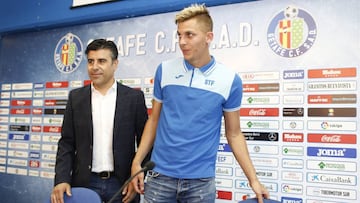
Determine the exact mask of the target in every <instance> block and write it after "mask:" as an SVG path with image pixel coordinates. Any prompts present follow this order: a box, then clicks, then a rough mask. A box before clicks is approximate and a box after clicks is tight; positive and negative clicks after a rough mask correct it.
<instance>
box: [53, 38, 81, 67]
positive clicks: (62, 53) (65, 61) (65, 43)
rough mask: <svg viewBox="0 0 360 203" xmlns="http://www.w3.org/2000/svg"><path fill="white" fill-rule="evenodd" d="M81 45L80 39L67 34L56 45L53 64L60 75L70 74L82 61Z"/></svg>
mask: <svg viewBox="0 0 360 203" xmlns="http://www.w3.org/2000/svg"><path fill="white" fill-rule="evenodd" d="M82 56H83V45H82V42H81V40H80V38H79V37H78V36H76V35H74V34H72V33H67V34H66V35H65V36H63V37H62V38H61V39H60V40H59V41H58V43H57V45H56V48H55V52H54V63H55V66H56V68H57V70H58V71H60V72H61V73H72V72H73V71H75V70H76V69H77V68H78V67H79V65H80V63H81V60H82Z"/></svg>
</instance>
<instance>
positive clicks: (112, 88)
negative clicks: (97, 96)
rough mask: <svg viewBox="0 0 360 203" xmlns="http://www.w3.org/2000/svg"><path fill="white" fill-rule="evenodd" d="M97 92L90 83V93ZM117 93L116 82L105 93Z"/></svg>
mask: <svg viewBox="0 0 360 203" xmlns="http://www.w3.org/2000/svg"><path fill="white" fill-rule="evenodd" d="M94 91H97V90H96V89H95V87H94V84H93V82H91V92H94ZM116 91H117V82H116V80H115V81H114V83H113V84H112V85H111V87H110V88H109V89H108V91H107V93H110V92H116Z"/></svg>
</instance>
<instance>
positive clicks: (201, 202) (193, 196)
mask: <svg viewBox="0 0 360 203" xmlns="http://www.w3.org/2000/svg"><path fill="white" fill-rule="evenodd" d="M215 198H216V188H215V178H214V177H211V178H200V179H178V178H172V177H168V176H164V175H161V174H159V173H157V172H154V171H148V173H147V177H146V184H145V194H144V203H214V202H215Z"/></svg>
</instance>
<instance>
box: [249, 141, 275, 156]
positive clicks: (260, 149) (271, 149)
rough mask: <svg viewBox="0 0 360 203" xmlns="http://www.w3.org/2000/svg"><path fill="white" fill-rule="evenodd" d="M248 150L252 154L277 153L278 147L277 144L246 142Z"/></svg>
mask: <svg viewBox="0 0 360 203" xmlns="http://www.w3.org/2000/svg"><path fill="white" fill-rule="evenodd" d="M248 150H249V152H250V153H252V154H268V155H275V154H279V147H278V146H277V145H261V146H260V145H252V144H248Z"/></svg>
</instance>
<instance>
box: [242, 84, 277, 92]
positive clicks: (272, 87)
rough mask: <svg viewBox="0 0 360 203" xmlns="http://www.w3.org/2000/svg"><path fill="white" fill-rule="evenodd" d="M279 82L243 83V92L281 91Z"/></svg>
mask: <svg viewBox="0 0 360 203" xmlns="http://www.w3.org/2000/svg"><path fill="white" fill-rule="evenodd" d="M279 89H280V84H279V83H262V84H243V92H244V93H246V92H279Z"/></svg>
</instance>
